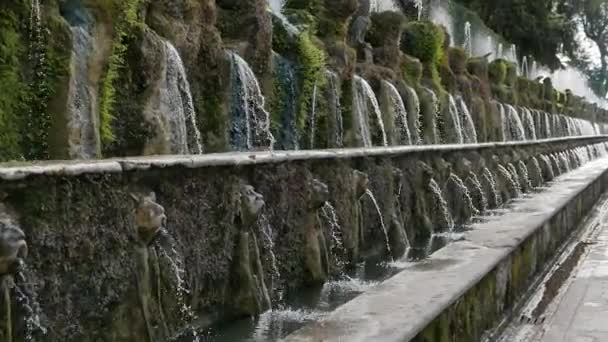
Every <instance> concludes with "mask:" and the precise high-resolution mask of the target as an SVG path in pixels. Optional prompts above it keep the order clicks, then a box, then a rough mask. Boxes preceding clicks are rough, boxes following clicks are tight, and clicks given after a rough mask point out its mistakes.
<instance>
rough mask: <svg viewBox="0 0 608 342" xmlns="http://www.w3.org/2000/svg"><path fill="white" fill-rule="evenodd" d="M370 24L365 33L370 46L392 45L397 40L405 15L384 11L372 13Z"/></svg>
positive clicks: (403, 24)
mask: <svg viewBox="0 0 608 342" xmlns="http://www.w3.org/2000/svg"><path fill="white" fill-rule="evenodd" d="M371 21H372V25H371V28H370V30H369V31H368V32H367V34H366V40H367V41H368V42H370V44H372V46H383V45H392V44H395V42H398V41H399V38H400V37H401V31H402V30H403V27H404V26H405V16H404V15H403V14H401V13H397V12H393V11H386V12H380V13H373V14H372V16H371Z"/></svg>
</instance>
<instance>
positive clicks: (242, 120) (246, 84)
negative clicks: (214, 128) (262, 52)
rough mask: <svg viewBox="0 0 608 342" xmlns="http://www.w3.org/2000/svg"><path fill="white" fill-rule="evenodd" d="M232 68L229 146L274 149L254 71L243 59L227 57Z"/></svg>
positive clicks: (234, 56)
mask: <svg viewBox="0 0 608 342" xmlns="http://www.w3.org/2000/svg"><path fill="white" fill-rule="evenodd" d="M228 54H229V56H230V60H231V62H232V67H231V96H232V101H231V102H232V103H231V108H230V113H231V121H232V122H231V127H230V142H231V145H232V147H233V148H234V149H235V150H239V151H242V150H252V149H254V148H256V149H257V148H262V149H272V147H273V145H274V137H273V136H272V133H270V114H269V113H268V112H267V111H266V109H265V108H264V103H265V99H264V96H263V95H262V90H261V88H260V84H259V83H258V79H257V78H256V76H255V74H254V73H253V70H251V68H250V67H249V65H248V64H247V62H245V60H244V59H243V58H241V56H239V55H238V54H236V53H234V52H229V53H228Z"/></svg>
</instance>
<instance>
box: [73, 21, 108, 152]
mask: <svg viewBox="0 0 608 342" xmlns="http://www.w3.org/2000/svg"><path fill="white" fill-rule="evenodd" d="M70 28H71V30H72V37H73V38H72V39H73V42H72V43H73V46H72V48H73V50H72V58H71V60H70V71H71V72H70V75H71V76H72V77H71V78H70V83H69V90H68V113H69V119H68V130H69V155H70V158H73V159H91V158H95V157H97V156H99V154H100V149H101V142H100V137H99V131H98V125H99V123H98V118H97V115H96V113H97V92H96V91H95V89H94V88H93V86H92V85H91V84H89V80H88V75H89V58H90V54H91V51H92V46H94V42H93V37H92V36H91V34H90V33H89V32H88V29H87V27H85V26H71V27H70Z"/></svg>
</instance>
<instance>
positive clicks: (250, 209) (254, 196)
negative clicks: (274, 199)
mask: <svg viewBox="0 0 608 342" xmlns="http://www.w3.org/2000/svg"><path fill="white" fill-rule="evenodd" d="M239 195H240V200H239V202H240V203H239V208H238V210H239V212H238V216H239V218H240V219H241V224H242V225H243V226H244V227H248V226H251V225H252V224H254V223H255V222H256V221H257V219H258V217H259V216H260V214H261V212H262V208H264V205H265V202H264V197H263V196H262V195H260V194H259V193H257V192H255V189H254V188H253V186H251V185H241V187H240V190H239Z"/></svg>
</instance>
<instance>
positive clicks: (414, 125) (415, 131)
mask: <svg viewBox="0 0 608 342" xmlns="http://www.w3.org/2000/svg"><path fill="white" fill-rule="evenodd" d="M405 89H406V91H407V100H408V111H407V112H408V116H407V122H408V127H409V128H410V134H411V136H412V139H411V140H412V144H413V145H420V144H421V143H422V133H421V132H420V114H421V113H420V99H419V98H418V93H416V91H415V90H414V88H412V87H408V86H406V88H405Z"/></svg>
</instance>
